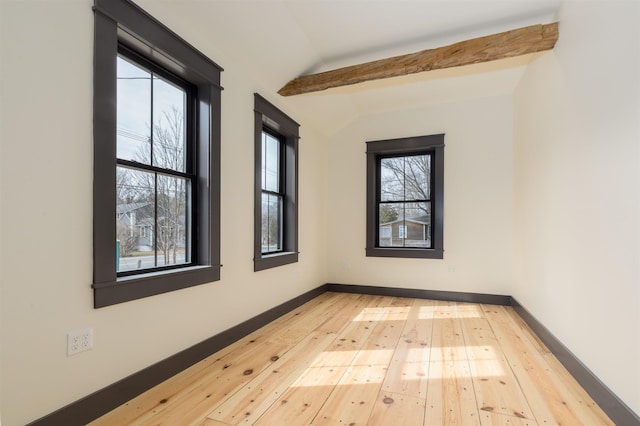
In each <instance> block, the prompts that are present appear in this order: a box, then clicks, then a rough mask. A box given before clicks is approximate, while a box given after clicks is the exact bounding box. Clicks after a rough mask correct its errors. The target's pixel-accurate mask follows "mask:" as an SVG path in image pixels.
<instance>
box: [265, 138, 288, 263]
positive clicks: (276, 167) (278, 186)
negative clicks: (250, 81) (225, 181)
mask: <svg viewBox="0 0 640 426" xmlns="http://www.w3.org/2000/svg"><path fill="white" fill-rule="evenodd" d="M283 145H284V144H283V142H282V137H281V136H279V135H275V134H273V132H272V131H270V130H269V129H268V128H263V130H262V170H261V171H260V174H261V175H262V237H261V238H262V254H263V255H265V254H272V253H280V252H282V251H283V246H282V240H283V229H284V226H283V220H284V215H283V214H282V211H283V207H284V202H285V198H286V193H285V192H284V185H283V182H284V173H283V172H284V171H285V167H283V166H285V164H283V163H284V162H283V161H282V160H283V158H282V153H283V152H284V146H283Z"/></svg>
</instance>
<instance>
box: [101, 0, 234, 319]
mask: <svg viewBox="0 0 640 426" xmlns="http://www.w3.org/2000/svg"><path fill="white" fill-rule="evenodd" d="M94 10H95V53H94V55H95V61H94V63H95V66H94V280H93V288H94V305H95V306H96V307H101V306H107V305H112V304H115V303H121V302H124V301H128V300H133V299H138V298H141V297H146V296H151V295H154V294H159V293H164V292H167V291H172V290H177V289H180V288H184V287H189V286H193V285H198V284H203V283H207V282H212V281H216V280H218V279H219V278H220V241H219V234H220V232H219V229H220V205H219V199H220V198H219V194H220V182H219V180H220V179H219V177H220V173H219V164H220V158H219V157H220V91H221V87H220V85H219V84H220V72H221V71H222V69H221V68H220V67H219V66H218V65H216V64H215V63H213V62H212V61H210V60H209V59H208V58H206V57H205V56H204V55H202V54H201V53H200V52H198V51H197V50H195V49H194V48H193V47H191V46H190V45H189V44H187V43H186V42H185V41H184V40H182V39H181V38H180V37H178V36H177V35H176V34H174V33H173V32H171V31H170V30H169V29H167V28H166V27H164V26H163V25H162V24H160V23H159V22H158V21H156V20H155V19H154V18H152V17H151V16H149V15H148V14H146V13H145V12H144V11H143V10H141V9H140V8H139V7H137V6H136V5H134V4H133V3H131V2H130V1H128V0H96V1H95V7H94Z"/></svg>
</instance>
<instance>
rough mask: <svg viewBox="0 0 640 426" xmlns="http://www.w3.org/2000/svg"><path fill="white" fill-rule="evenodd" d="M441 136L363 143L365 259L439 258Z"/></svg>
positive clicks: (442, 168) (441, 194)
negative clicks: (364, 159)
mask: <svg viewBox="0 0 640 426" xmlns="http://www.w3.org/2000/svg"><path fill="white" fill-rule="evenodd" d="M443 177H444V135H431V136H419V137H413V138H403V139H392V140H384V141H372V142H367V256H382V257H417V258H434V259H442V257H443V244H442V228H443V227H442V213H443Z"/></svg>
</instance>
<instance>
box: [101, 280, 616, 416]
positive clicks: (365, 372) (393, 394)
mask: <svg viewBox="0 0 640 426" xmlns="http://www.w3.org/2000/svg"><path fill="white" fill-rule="evenodd" d="M125 424H135V425H171V426H175V425H199V426H221V425H236V424H255V425H269V426H274V425H276V426H277V425H288V426H292V425H342V426H348V425H394V426H395V425H405V426H413V425H482V426H488V425H539V426H542V425H554V424H558V425H590V426H591V425H612V424H613V423H612V422H611V421H610V420H609V418H608V417H607V416H606V415H605V414H604V413H603V411H602V410H601V409H600V408H599V407H598V406H597V405H596V404H595V403H594V402H593V400H592V399H591V398H590V397H589V396H588V395H587V394H586V392H585V391H584V390H583V389H582V388H581V387H580V386H579V385H578V384H577V383H576V382H575V380H574V379H573V378H572V377H571V375H570V374H569V373H568V372H567V371H566V370H565V369H564V367H563V366H562V365H561V364H560V363H559V362H558V361H557V359H556V358H555V357H554V356H553V355H552V354H551V353H550V352H549V351H548V350H547V349H546V348H545V346H544V345H543V344H542V343H541V342H540V340H539V339H538V338H537V337H536V336H535V335H534V334H533V333H532V332H531V330H530V329H529V328H528V327H527V326H526V324H525V323H524V322H523V321H522V319H520V317H519V316H518V315H517V314H516V313H515V312H514V311H513V309H511V308H510V307H504V306H493V305H477V304H466V303H454V302H439V301H432V300H421V299H406V298H394V297H382V296H366V295H357V294H343V293H325V294H323V295H321V296H319V297H317V298H315V299H314V300H312V301H310V302H308V303H306V304H305V305H303V306H301V307H299V308H298V309H296V310H294V311H292V312H290V313H288V314H286V315H284V316H282V317H281V318H279V319H277V320H276V321H274V322H272V323H270V324H268V325H266V326H265V327H263V328H261V329H259V330H257V331H256V332H254V333H252V334H251V335H249V336H247V337H245V338H243V339H241V340H240V341H238V342H236V343H234V344H232V345H230V346H228V347H226V348H224V349H223V350H221V351H219V352H218V353H216V354H214V355H211V356H210V357H208V358H207V359H205V360H203V361H201V362H199V363H198V364H195V365H193V366H192V367H190V368H189V369H187V370H185V371H183V372H182V373H180V374H178V375H176V376H174V377H173V378H171V379H169V380H167V381H165V382H164V383H161V384H160V385H158V386H156V387H154V388H153V389H150V390H149V391H147V392H146V393H144V394H142V395H140V396H139V397H137V398H135V399H133V400H131V401H130V402H128V403H127V404H125V405H123V406H121V407H118V408H116V409H115V410H113V411H111V412H110V413H108V414H106V415H105V416H103V417H101V418H100V419H98V420H96V421H94V422H93V423H91V425H93V426H101V425H125Z"/></svg>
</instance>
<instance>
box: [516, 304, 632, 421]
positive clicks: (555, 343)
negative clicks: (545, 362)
mask: <svg viewBox="0 0 640 426" xmlns="http://www.w3.org/2000/svg"><path fill="white" fill-rule="evenodd" d="M511 306H513V308H514V309H515V311H516V312H517V313H518V315H520V317H521V318H522V319H523V320H524V321H525V322H526V323H527V325H528V326H529V328H531V330H533V332H534V333H535V334H536V335H537V336H538V337H539V338H540V340H542V342H543V343H544V344H545V346H546V347H547V348H548V349H549V350H550V351H551V353H552V354H553V355H554V356H555V357H556V358H557V359H558V361H560V362H561V363H562V365H564V367H565V368H566V369H567V370H568V371H569V373H571V375H572V376H573V377H574V378H575V379H576V381H577V382H578V383H580V386H582V387H583V388H584V390H585V391H586V392H587V393H588V394H589V396H591V398H593V400H594V401H595V402H596V404H598V405H599V406H600V408H602V410H603V411H604V412H605V413H606V414H607V416H609V418H610V419H611V420H612V421H613V422H614V423H615V424H617V425H625V426H634V425H635V426H640V417H638V415H637V414H636V413H635V412H633V410H631V408H629V407H628V406H627V405H626V404H625V403H624V402H622V401H620V399H619V398H618V397H617V396H616V395H615V394H614V393H613V392H612V391H611V390H610V389H609V388H608V387H607V386H606V385H605V384H604V383H602V382H601V381H600V379H598V377H596V376H595V375H594V374H593V373H592V372H591V371H590V370H589V369H588V368H587V367H586V366H585V365H584V364H583V363H582V362H581V361H580V360H579V359H578V358H576V357H575V355H573V353H571V351H570V350H569V349H567V347H566V346H564V345H563V344H562V342H560V340H558V339H557V338H556V337H555V336H554V335H553V334H552V333H551V332H550V331H549V330H548V329H547V328H546V327H545V326H544V325H542V323H540V321H538V320H537V319H536V318H535V317H534V316H533V315H531V313H530V312H529V311H527V310H526V309H525V308H524V307H523V306H522V305H521V304H520V303H518V301H517V300H515V299H514V298H511Z"/></svg>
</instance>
